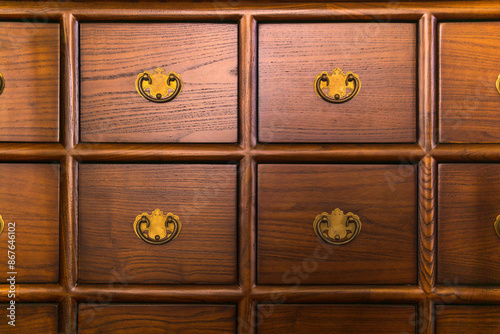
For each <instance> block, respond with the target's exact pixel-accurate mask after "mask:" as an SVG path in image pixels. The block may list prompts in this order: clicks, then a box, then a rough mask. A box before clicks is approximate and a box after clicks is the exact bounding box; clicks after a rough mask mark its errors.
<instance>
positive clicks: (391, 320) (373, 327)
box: [257, 304, 416, 334]
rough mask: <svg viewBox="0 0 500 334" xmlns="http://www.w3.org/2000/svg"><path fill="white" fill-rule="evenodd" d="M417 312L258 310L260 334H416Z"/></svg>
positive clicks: (400, 308) (399, 308)
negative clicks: (415, 316)
mask: <svg viewBox="0 0 500 334" xmlns="http://www.w3.org/2000/svg"><path fill="white" fill-rule="evenodd" d="M415 312H416V308H415V306H413V305H394V306H387V305H264V304H261V305H258V306H257V325H258V327H257V333H258V334H282V333H290V334H292V333H297V334H298V333H300V334H317V333H318V332H319V333H331V334H333V333H336V334H337V333H342V334H350V333H352V334H359V333H373V334H375V333H384V334H389V333H394V334H396V333H397V334H400V333H405V332H407V333H414V332H415V324H414V322H413V321H414V313H415ZM259 325H260V326H259Z"/></svg>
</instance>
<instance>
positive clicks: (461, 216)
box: [437, 164, 500, 284]
mask: <svg viewBox="0 0 500 334" xmlns="http://www.w3.org/2000/svg"><path fill="white" fill-rule="evenodd" d="M438 182H439V185H438V193H439V195H438V235H437V240H438V259H437V263H438V271H437V282H438V283H439V284H498V283H499V282H500V261H499V260H498V256H497V255H498V252H500V238H499V237H498V236H497V235H496V233H495V230H494V228H493V223H494V222H495V219H496V217H497V216H498V215H500V165H497V164H440V165H439V181H438Z"/></svg>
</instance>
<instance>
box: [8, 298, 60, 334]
mask: <svg viewBox="0 0 500 334" xmlns="http://www.w3.org/2000/svg"><path fill="white" fill-rule="evenodd" d="M8 306H9V304H0V317H1V319H2V321H0V332H2V333H18V334H26V333H47V334H48V333H58V328H57V304H16V322H15V324H16V326H15V327H14V326H10V325H9V324H8V323H7V322H8V321H10V319H9V318H7V315H8V314H9V313H8V310H7V307H8Z"/></svg>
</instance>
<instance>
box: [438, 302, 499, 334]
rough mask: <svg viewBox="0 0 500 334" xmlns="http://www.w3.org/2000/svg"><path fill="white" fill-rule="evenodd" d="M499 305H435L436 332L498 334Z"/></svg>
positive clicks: (444, 333)
mask: <svg viewBox="0 0 500 334" xmlns="http://www.w3.org/2000/svg"><path fill="white" fill-rule="evenodd" d="M499 312H500V307H498V306H485V305H474V306H472V305H451V306H450V305H438V306H436V313H437V316H436V333H438V334H483V333H489V334H495V333H496V334H498V333H500V319H499V318H498V313H499Z"/></svg>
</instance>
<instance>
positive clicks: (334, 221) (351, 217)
mask: <svg viewBox="0 0 500 334" xmlns="http://www.w3.org/2000/svg"><path fill="white" fill-rule="evenodd" d="M313 228H314V232H316V235H317V236H318V237H320V238H321V239H323V241H325V242H328V243H330V244H333V245H343V244H346V243H348V242H350V241H352V240H353V239H354V238H356V237H357V235H358V234H359V232H360V231H361V221H360V219H359V217H358V216H356V215H355V214H353V213H352V212H348V213H347V214H344V212H343V211H342V210H340V209H338V208H337V209H335V210H334V211H332V214H328V213H326V212H323V213H321V214H319V215H317V216H316V218H315V219H314V222H313Z"/></svg>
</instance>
